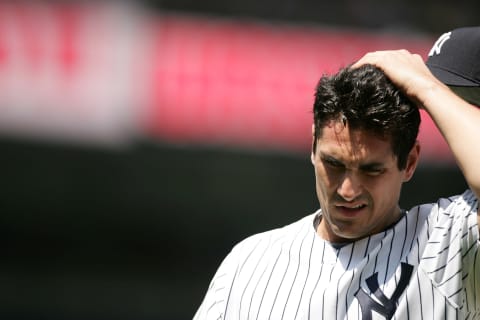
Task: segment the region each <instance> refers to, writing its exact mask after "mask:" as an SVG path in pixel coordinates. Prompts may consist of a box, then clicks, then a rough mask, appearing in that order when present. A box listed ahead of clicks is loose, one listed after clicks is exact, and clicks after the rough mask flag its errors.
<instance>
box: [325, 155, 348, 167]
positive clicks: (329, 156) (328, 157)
mask: <svg viewBox="0 0 480 320" xmlns="http://www.w3.org/2000/svg"><path fill="white" fill-rule="evenodd" d="M320 159H322V160H323V161H327V162H329V163H333V164H336V165H342V166H345V164H344V163H343V162H342V161H340V160H338V159H337V158H335V157H333V156H331V155H328V154H324V153H321V154H320Z"/></svg>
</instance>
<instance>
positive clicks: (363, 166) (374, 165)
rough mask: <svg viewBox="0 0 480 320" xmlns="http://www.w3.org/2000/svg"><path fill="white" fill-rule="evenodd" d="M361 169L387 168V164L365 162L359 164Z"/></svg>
mask: <svg viewBox="0 0 480 320" xmlns="http://www.w3.org/2000/svg"><path fill="white" fill-rule="evenodd" d="M358 168H359V169H360V170H363V171H371V170H380V169H383V168H385V165H384V164H383V163H382V162H370V163H364V164H361V165H359V166H358Z"/></svg>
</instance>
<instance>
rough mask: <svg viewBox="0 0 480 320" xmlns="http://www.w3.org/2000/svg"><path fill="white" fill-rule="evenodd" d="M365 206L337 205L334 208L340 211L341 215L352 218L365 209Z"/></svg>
mask: <svg viewBox="0 0 480 320" xmlns="http://www.w3.org/2000/svg"><path fill="white" fill-rule="evenodd" d="M366 207H367V205H366V204H358V205H337V206H336V208H337V210H338V211H340V212H341V213H342V214H343V215H347V216H354V215H357V214H359V213H361V212H362V211H363V209H364V208H366Z"/></svg>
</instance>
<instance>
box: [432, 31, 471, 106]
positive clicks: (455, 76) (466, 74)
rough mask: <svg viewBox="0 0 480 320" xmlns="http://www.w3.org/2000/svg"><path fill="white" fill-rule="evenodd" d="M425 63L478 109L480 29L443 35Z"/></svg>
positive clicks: (441, 79)
mask: <svg viewBox="0 0 480 320" xmlns="http://www.w3.org/2000/svg"><path fill="white" fill-rule="evenodd" d="M426 64H427V66H428V68H429V69H430V71H431V72H432V73H433V74H434V75H435V76H436V77H437V78H438V79H439V80H440V81H442V82H443V83H445V84H446V85H448V86H449V87H450V88H451V89H452V90H453V91H454V92H455V93H457V94H458V95H459V96H461V97H462V98H464V99H465V100H467V101H469V102H471V103H473V104H475V105H477V106H480V27H464V28H458V29H454V30H452V31H449V32H446V33H444V34H442V35H441V36H440V37H439V38H438V39H437V41H436V42H435V44H434V45H433V47H432V49H431V50H430V52H429V54H428V59H427V62H426Z"/></svg>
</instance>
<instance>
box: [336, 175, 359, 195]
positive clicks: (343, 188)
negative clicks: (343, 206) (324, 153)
mask: <svg viewBox="0 0 480 320" xmlns="http://www.w3.org/2000/svg"><path fill="white" fill-rule="evenodd" d="M337 193H338V194H339V195H340V196H341V197H342V198H343V199H345V200H347V201H352V200H354V199H355V198H356V197H358V196H359V195H360V194H361V193H362V185H361V183H360V180H359V179H358V177H356V175H355V174H354V173H352V172H345V174H344V175H343V178H342V180H341V181H340V183H339V185H338V189H337Z"/></svg>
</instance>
